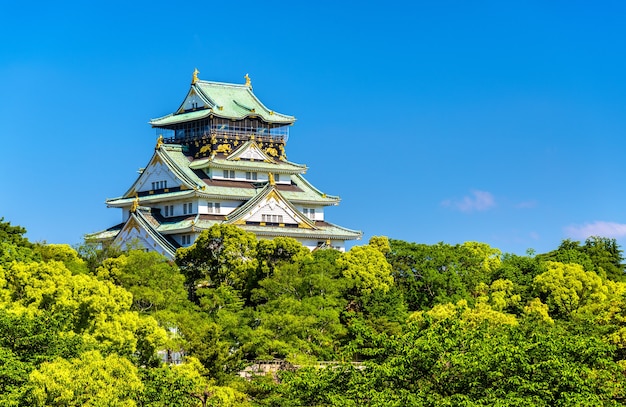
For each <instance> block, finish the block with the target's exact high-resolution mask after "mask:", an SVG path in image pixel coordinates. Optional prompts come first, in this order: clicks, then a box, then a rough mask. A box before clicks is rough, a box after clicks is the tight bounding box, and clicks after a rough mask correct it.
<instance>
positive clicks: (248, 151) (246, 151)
mask: <svg viewBox="0 0 626 407" xmlns="http://www.w3.org/2000/svg"><path fill="white" fill-rule="evenodd" d="M228 160H257V161H271V162H273V161H274V160H272V159H271V158H270V157H269V156H268V155H267V154H265V152H264V151H263V150H261V147H259V145H258V144H257V143H256V142H255V141H254V140H251V141H248V142H246V143H245V144H243V145H242V146H241V147H240V148H239V149H238V150H237V151H235V153H233V154H231V155H230V156H229V157H228Z"/></svg>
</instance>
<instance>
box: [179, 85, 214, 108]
mask: <svg viewBox="0 0 626 407" xmlns="http://www.w3.org/2000/svg"><path fill="white" fill-rule="evenodd" d="M213 106H214V103H211V100H209V99H208V98H206V97H205V96H204V95H203V94H201V93H200V92H198V91H197V90H196V87H195V86H193V85H192V86H191V88H190V89H189V92H187V96H186V97H185V100H183V103H182V104H181V105H180V107H179V108H178V110H177V111H176V113H182V112H185V111H189V110H195V109H205V108H212V107H213Z"/></svg>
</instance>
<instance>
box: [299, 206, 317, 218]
mask: <svg viewBox="0 0 626 407" xmlns="http://www.w3.org/2000/svg"><path fill="white" fill-rule="evenodd" d="M296 208H298V210H299V211H300V212H301V213H302V214H304V208H307V209H311V208H313V209H315V219H312V218H311V217H310V216H309V219H312V220H324V207H323V206H310V205H303V206H297V207H296Z"/></svg>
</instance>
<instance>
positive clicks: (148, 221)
mask: <svg viewBox="0 0 626 407" xmlns="http://www.w3.org/2000/svg"><path fill="white" fill-rule="evenodd" d="M197 75H198V71H197V70H196V71H194V73H193V76H192V81H191V86H190V89H189V91H188V92H187V95H186V97H185V99H184V100H183V102H182V104H181V105H180V107H179V108H178V109H177V110H176V111H175V112H174V113H172V114H169V115H167V116H164V117H161V118H158V119H153V120H152V121H151V122H150V124H151V125H152V127H154V128H155V129H156V130H157V134H158V135H159V136H158V139H157V144H156V147H155V149H154V154H153V155H152V158H151V159H150V161H149V162H148V165H147V166H146V167H145V168H144V169H143V170H142V172H141V174H140V175H139V177H138V178H137V180H136V181H135V182H134V183H133V185H132V186H131V187H130V188H129V189H128V190H127V191H126V193H124V195H122V196H121V197H118V198H113V199H108V200H107V201H106V203H107V205H108V206H109V207H113V208H121V209H122V212H123V219H122V221H123V222H122V223H120V224H119V225H116V226H114V227H112V228H110V229H107V230H105V231H102V232H98V233H95V234H92V235H90V236H87V239H88V240H91V241H98V242H102V243H103V244H111V243H113V244H119V245H122V246H123V245H124V244H125V243H127V242H130V241H139V243H140V244H142V245H144V246H145V247H146V248H148V249H151V250H155V251H158V252H160V253H162V254H164V255H166V256H167V257H169V258H173V257H174V255H175V252H176V249H177V248H179V247H186V246H189V245H191V244H193V242H194V241H195V239H196V237H197V236H198V234H199V233H201V232H202V231H203V230H205V229H208V228H210V227H211V226H212V225H215V224H218V223H227V224H234V225H237V226H239V227H241V228H242V229H245V230H247V231H250V232H252V233H254V234H255V235H256V236H257V238H259V239H271V238H274V237H277V236H287V237H292V238H295V239H296V240H298V241H300V242H301V243H302V244H303V245H304V246H306V247H308V248H309V249H311V250H314V249H315V248H317V247H322V246H324V247H328V246H331V247H334V248H336V249H338V250H342V251H343V250H345V242H346V241H347V240H352V239H359V238H360V237H361V232H358V231H354V230H350V229H346V228H343V227H340V226H337V225H334V224H332V223H330V222H328V221H326V218H325V209H326V208H327V207H328V206H333V205H337V204H339V197H337V196H330V195H327V194H325V193H323V192H321V191H320V190H318V189H317V188H315V187H314V186H313V185H311V184H310V183H309V182H308V181H307V180H306V179H305V178H304V176H303V174H304V173H305V172H306V170H307V167H306V166H305V165H302V164H296V163H293V162H290V161H288V160H287V156H286V154H285V145H286V143H287V139H288V136H289V128H290V126H292V125H293V123H294V122H295V118H294V117H293V116H288V115H284V114H281V113H278V112H275V111H273V110H270V109H268V108H267V107H265V106H264V105H263V103H261V101H260V100H259V99H258V98H257V97H256V96H255V95H254V93H253V92H252V84H251V81H250V78H249V77H248V75H246V76H245V79H246V82H245V84H243V85H240V84H230V83H218V82H209V81H203V80H200V79H198V76H197Z"/></svg>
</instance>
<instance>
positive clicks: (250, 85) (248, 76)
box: [244, 74, 252, 89]
mask: <svg viewBox="0 0 626 407" xmlns="http://www.w3.org/2000/svg"><path fill="white" fill-rule="evenodd" d="M244 78H245V80H246V86H247V87H249V88H250V89H252V80H251V79H250V75H248V74H246V75H245V76H244Z"/></svg>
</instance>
